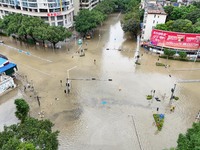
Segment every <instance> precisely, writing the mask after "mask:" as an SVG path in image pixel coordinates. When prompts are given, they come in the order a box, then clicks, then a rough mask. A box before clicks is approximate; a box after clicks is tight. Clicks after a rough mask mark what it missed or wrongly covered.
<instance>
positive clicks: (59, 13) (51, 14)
mask: <svg viewBox="0 0 200 150" xmlns="http://www.w3.org/2000/svg"><path fill="white" fill-rule="evenodd" d="M60 15H61V12H53V13H48V14H47V16H60Z"/></svg>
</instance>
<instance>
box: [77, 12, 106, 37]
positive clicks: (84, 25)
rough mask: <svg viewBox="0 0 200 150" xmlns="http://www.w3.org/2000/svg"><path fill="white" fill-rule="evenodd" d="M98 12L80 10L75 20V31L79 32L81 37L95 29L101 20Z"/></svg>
mask: <svg viewBox="0 0 200 150" xmlns="http://www.w3.org/2000/svg"><path fill="white" fill-rule="evenodd" d="M96 14H97V16H101V13H98V11H90V10H86V9H85V10H81V11H80V12H79V13H78V16H77V17H76V19H75V29H76V31H78V32H80V33H81V34H82V35H83V36H85V34H86V33H87V32H89V31H91V30H92V29H94V28H96V27H97V25H98V24H99V23H100V22H101V21H102V20H103V19H102V18H103V16H101V17H100V18H98V17H97V16H96Z"/></svg>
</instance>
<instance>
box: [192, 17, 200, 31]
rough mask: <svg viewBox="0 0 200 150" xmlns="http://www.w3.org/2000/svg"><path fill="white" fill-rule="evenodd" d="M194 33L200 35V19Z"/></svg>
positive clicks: (194, 26)
mask: <svg viewBox="0 0 200 150" xmlns="http://www.w3.org/2000/svg"><path fill="white" fill-rule="evenodd" d="M193 28H194V33H200V18H199V19H197V22H196V23H195V24H194V25H193Z"/></svg>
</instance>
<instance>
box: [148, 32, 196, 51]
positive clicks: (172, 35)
mask: <svg viewBox="0 0 200 150" xmlns="http://www.w3.org/2000/svg"><path fill="white" fill-rule="evenodd" d="M150 43H151V44H152V45H154V46H160V47H167V48H174V49H184V50H198V49H199V48H200V34H194V33H181V32H169V31H164V30H156V29H153V30H152V33H151V39H150Z"/></svg>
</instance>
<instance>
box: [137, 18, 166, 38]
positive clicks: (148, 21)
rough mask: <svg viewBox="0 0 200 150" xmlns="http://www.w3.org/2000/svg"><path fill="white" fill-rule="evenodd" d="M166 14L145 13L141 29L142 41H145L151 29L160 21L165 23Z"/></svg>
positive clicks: (149, 35)
mask: <svg viewBox="0 0 200 150" xmlns="http://www.w3.org/2000/svg"><path fill="white" fill-rule="evenodd" d="M166 17H167V15H162V14H146V17H145V18H144V24H143V30H142V37H141V40H142V41H147V40H149V39H150V37H151V32H152V29H153V28H154V27H155V26H156V25H157V24H161V23H165V20H166Z"/></svg>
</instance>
